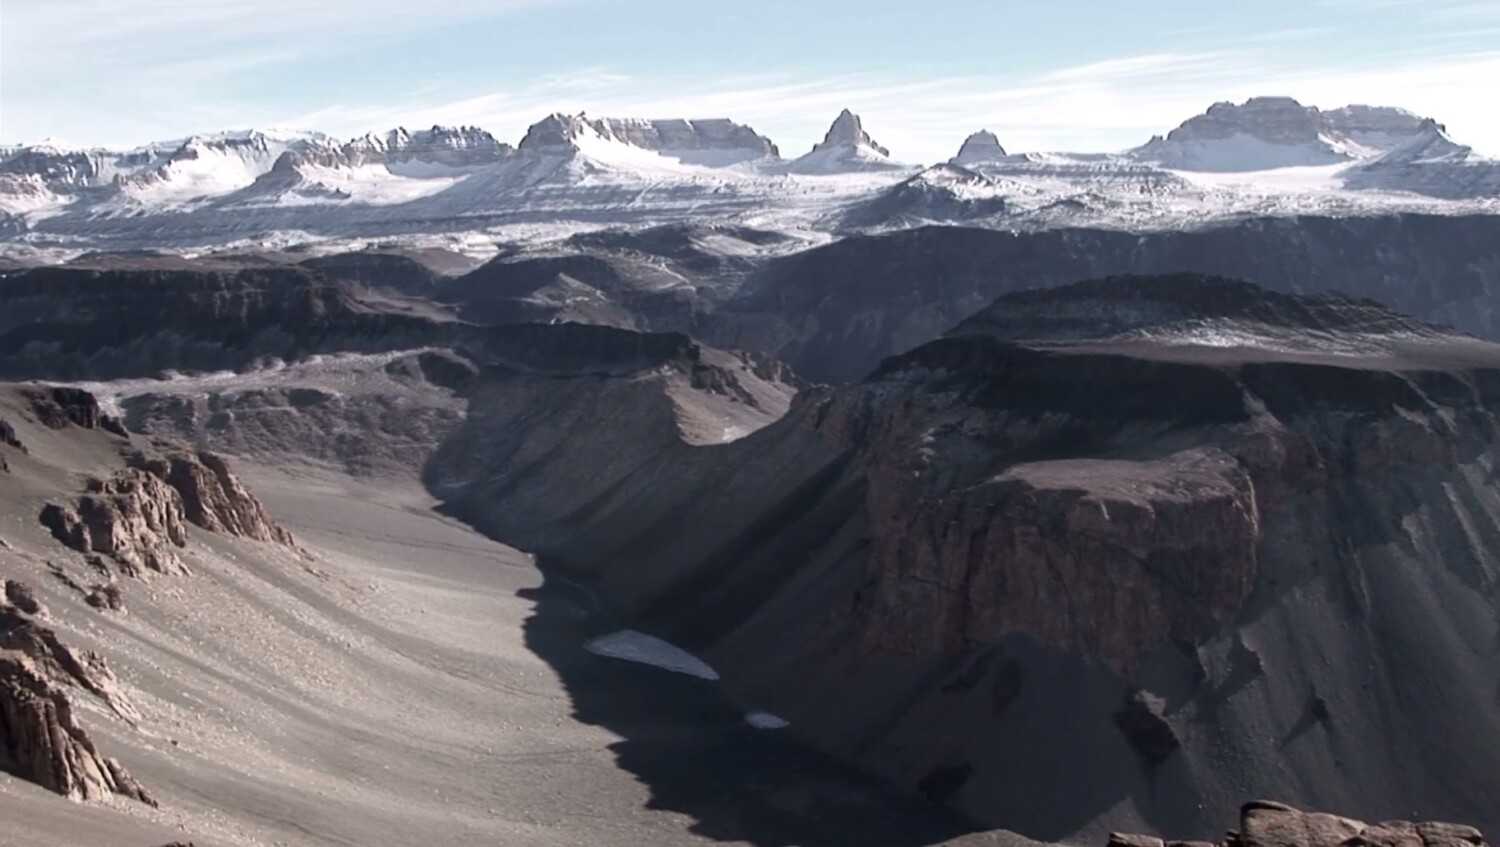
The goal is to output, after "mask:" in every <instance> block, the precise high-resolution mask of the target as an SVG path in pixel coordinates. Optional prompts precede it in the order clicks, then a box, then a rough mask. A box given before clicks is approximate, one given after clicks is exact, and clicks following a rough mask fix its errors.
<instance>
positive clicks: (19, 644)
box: [0, 606, 140, 721]
mask: <svg viewBox="0 0 1500 847" xmlns="http://www.w3.org/2000/svg"><path fill="white" fill-rule="evenodd" d="M0 650H13V651H16V652H18V653H22V654H24V655H25V656H26V657H27V658H29V659H31V660H32V661H33V662H35V663H36V665H37V668H38V669H39V670H40V671H41V672H42V673H44V674H45V675H46V676H47V678H48V679H50V680H52V681H54V682H60V683H64V684H69V685H76V686H78V687H80V688H82V689H83V690H85V691H87V692H89V693H90V694H93V695H94V696H95V697H98V698H99V699H100V700H102V701H104V702H105V703H106V704H107V705H109V707H110V708H111V709H113V710H114V711H115V713H116V714H118V715H119V716H120V717H122V718H125V719H126V720H130V721H134V720H138V719H139V717H140V714H139V712H137V711H136V709H135V706H134V705H133V704H132V703H131V702H130V700H129V698H128V697H127V696H126V695H125V692H124V690H123V689H122V688H121V686H120V681H119V679H117V678H116V677H115V675H114V672H113V671H111V670H110V668H109V664H108V663H107V662H105V660H104V657H103V656H101V655H99V654H98V653H95V652H92V651H79V650H76V649H74V648H73V647H72V646H70V645H68V644H65V643H63V641H62V639H60V638H59V637H58V635H57V632H56V631H55V630H52V629H51V628H48V627H44V626H42V625H40V624H38V623H37V622H36V621H34V620H31V619H30V618H28V617H27V616H26V615H24V614H21V613H20V612H19V610H17V609H15V608H14V607H8V606H0Z"/></svg>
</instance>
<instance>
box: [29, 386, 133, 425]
mask: <svg viewBox="0 0 1500 847" xmlns="http://www.w3.org/2000/svg"><path fill="white" fill-rule="evenodd" d="M25 396H26V399H27V400H29V401H30V402H31V412H32V414H33V415H34V416H35V417H36V420H37V422H38V423H40V424H41V425H42V426H45V427H47V428H48V429H64V428H66V427H68V426H69V425H72V426H77V427H82V428H83V429H103V430H106V431H109V432H113V433H115V434H117V435H124V434H125V429H124V427H122V426H121V425H120V422H119V421H117V420H115V419H114V418H111V417H110V416H109V415H106V414H104V412H103V410H101V409H100V408H99V401H98V399H97V398H95V397H94V395H92V394H90V393H89V392H87V391H84V390H83V389H81V388H63V387H51V388H35V389H30V390H28V391H27V392H26V395H25Z"/></svg>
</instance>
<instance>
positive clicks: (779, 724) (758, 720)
mask: <svg viewBox="0 0 1500 847" xmlns="http://www.w3.org/2000/svg"><path fill="white" fill-rule="evenodd" d="M745 723H747V724H750V725H751V726H753V727H755V728H756V729H764V730H778V729H786V728H787V727H789V726H791V724H789V723H787V722H786V721H785V720H783V719H781V718H779V717H777V716H775V715H773V714H771V713H770V712H751V713H750V714H748V715H745Z"/></svg>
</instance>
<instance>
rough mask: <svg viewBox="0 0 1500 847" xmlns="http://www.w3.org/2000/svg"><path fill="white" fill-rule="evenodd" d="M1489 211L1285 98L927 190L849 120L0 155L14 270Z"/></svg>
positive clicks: (972, 171) (1382, 119)
mask: <svg viewBox="0 0 1500 847" xmlns="http://www.w3.org/2000/svg"><path fill="white" fill-rule="evenodd" d="M1291 168H1301V169H1303V170H1288V169H1291ZM1497 209H1500V163H1497V162H1496V161H1495V160H1491V159H1487V158H1485V157H1482V156H1479V155H1477V154H1475V153H1474V152H1473V151H1472V150H1470V149H1469V148H1467V147H1464V146H1463V145H1461V144H1458V143H1457V142H1455V141H1453V140H1452V139H1450V138H1449V137H1448V135H1447V134H1446V131H1445V130H1444V128H1443V127H1442V125H1441V124H1439V123H1437V122H1436V121H1435V120H1432V119H1429V118H1424V117H1420V116H1418V115H1415V114H1413V113H1411V112H1407V111H1404V110H1402V109H1395V108H1388V107H1375V106H1346V107H1343V108H1340V109H1332V110H1320V109H1318V108H1315V107H1310V106H1304V105H1302V104H1300V103H1298V102H1297V101H1295V100H1292V99H1290V98H1286V97H1257V98H1252V99H1250V100H1248V101H1246V102H1244V103H1241V104H1238V105H1236V104H1232V103H1216V104H1214V105H1212V106H1210V107H1209V108H1208V109H1207V111H1205V112H1204V113H1203V114H1201V115H1198V116H1196V117H1194V118H1191V119H1189V120H1187V121H1185V122H1184V123H1183V124H1182V125H1181V126H1179V127H1178V128H1177V129H1175V130H1173V131H1172V132H1170V133H1168V134H1167V135H1166V136H1158V137H1156V138H1153V139H1152V140H1151V141H1149V142H1147V143H1146V144H1144V145H1142V146H1141V147H1138V148H1135V149H1133V150H1130V151H1126V152H1124V153H1120V154H1097V153H1094V154H1076V153H1047V152H1026V153H1014V152H1011V151H1009V150H1007V149H1006V147H1005V146H1003V145H1002V144H1001V142H1000V138H999V136H997V135H996V134H995V133H993V132H990V131H988V130H985V131H980V132H977V133H974V134H973V135H971V136H969V137H968V138H967V139H966V140H965V141H964V142H963V145H962V147H961V148H960V149H959V151H958V154H957V155H956V156H955V157H954V158H953V159H951V160H950V161H949V162H947V163H946V164H943V165H940V166H938V167H934V168H930V169H928V170H926V171H923V170H922V169H921V168H919V167H915V166H908V165H903V164H900V163H898V162H896V161H894V160H893V159H892V158H891V155H890V151H889V150H888V149H887V148H886V147H885V146H883V145H882V144H880V143H879V142H878V141H876V140H875V138H874V137H873V136H872V135H871V134H870V132H869V131H867V130H866V128H865V126H864V123H863V121H862V120H861V119H860V117H859V116H858V115H856V114H855V113H853V112H851V111H849V110H844V111H843V112H841V113H840V114H839V116H838V117H837V119H835V120H834V121H833V123H832V125H831V126H830V128H829V130H828V132H827V133H826V135H825V136H824V138H823V140H822V141H821V142H819V143H818V144H817V145H815V146H814V147H813V149H812V150H811V151H810V152H808V153H807V154H805V155H803V156H800V157H797V158H794V159H790V160H787V159H783V158H782V154H781V150H780V148H778V146H777V145H776V144H775V143H774V142H773V141H772V140H771V139H770V138H768V137H766V136H764V135H762V134H760V133H758V132H756V131H755V130H754V129H753V128H752V127H750V126H747V125H745V124H741V123H736V122H734V121H731V120H727V119H710V120H683V119H658V120H644V119H636V118H596V117H592V116H589V115H586V114H576V115H569V114H554V115H549V116H547V117H545V118H543V119H542V120H540V121H538V122H537V123H535V124H533V125H532V126H531V127H530V128H529V129H528V131H527V132H526V133H525V135H524V137H523V138H522V139H521V140H520V141H519V143H518V144H516V145H514V146H513V145H511V144H509V143H506V142H503V141H501V140H499V139H497V138H496V137H495V136H494V135H492V134H491V133H489V132H486V131H485V130H483V129H481V128H478V127H471V126H465V127H443V126H434V127H431V128H430V129H423V130H408V129H404V128H398V129H393V130H390V131H387V132H383V133H371V134H369V135H365V136H362V137H359V138H355V139H351V140H348V141H337V140H334V139H332V138H330V137H328V136H325V135H320V134H317V133H303V132H280V131H255V130H250V131H241V132H230V133H218V134H209V135H199V136H194V137H191V138H188V139H178V140H173V141H167V142H161V143H155V144H148V145H145V146H142V147H139V148H134V149H131V150H123V151H114V150H104V149H87V148H79V147H70V146H67V145H62V144H56V143H50V144H38V145H30V146H17V147H0V252H3V253H4V254H7V255H12V256H18V257H46V256H63V257H66V256H72V255H78V254H80V253H83V252H87V251H90V250H97V249H107V250H142V249H145V250H156V249H167V250H180V249H191V250H201V249H203V248H204V247H213V246H215V245H221V244H225V243H229V242H241V241H250V242H257V241H258V242H262V243H267V244H275V245H278V246H280V245H285V244H298V243H306V242H312V241H321V240H325V239H341V240H348V241H351V242H352V241H357V240H359V239H366V238H381V239H388V238H395V239H399V240H400V241H401V244H402V245H404V246H407V247H423V246H445V243H446V242H450V241H451V240H454V239H456V240H458V241H461V242H463V243H465V244H469V245H473V249H476V250H478V251H479V252H478V253H477V254H476V256H475V257H476V258H477V259H481V260H482V259H487V258H489V255H484V254H486V253H487V252H488V249H489V248H488V244H489V242H490V241H491V240H492V239H491V238H490V236H489V235H488V234H487V233H489V232H490V231H491V230H494V229H495V228H496V227H519V228H520V232H522V233H523V234H522V235H521V236H520V237H522V238H524V239H526V240H534V239H536V238H539V237H565V236H566V235H568V234H571V233H572V232H577V231H580V230H592V229H597V228H600V227H611V226H631V227H653V226H663V225H668V226H669V225H676V224H691V225H722V226H739V227H752V228H758V229H770V230H776V231H780V232H805V233H807V234H808V235H809V236H810V237H812V238H814V239H818V238H823V237H825V236H826V235H830V234H832V235H837V234H840V233H843V232H846V231H852V230H860V231H867V230H872V229H874V230H884V229H901V228H909V227H914V226H921V225H923V224H927V223H934V222H939V223H962V224H967V225H971V226H981V227H998V228H1006V229H1016V230H1045V229H1054V228H1058V227H1105V228H1114V229H1124V230H1130V231H1135V232H1155V231H1170V230H1176V229H1193V228H1199V227H1203V226H1208V225H1212V224H1216V223H1224V222H1232V221H1236V220H1241V219H1244V218H1246V217H1255V216H1265V215H1270V216H1295V215H1316V216H1334V217H1349V216H1369V215H1378V214H1389V213H1394V212H1421V213H1432V212H1440V213H1444V214H1471V213H1493V212H1494V211H1496V210H1497ZM358 246H359V245H358V244H356V243H346V244H344V245H342V246H341V247H340V248H339V249H351V248H354V249H357V248H358ZM464 249H469V248H464ZM28 260H29V259H28Z"/></svg>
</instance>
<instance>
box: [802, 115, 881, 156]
mask: <svg viewBox="0 0 1500 847" xmlns="http://www.w3.org/2000/svg"><path fill="white" fill-rule="evenodd" d="M832 147H866V148H869V149H870V150H873V151H875V152H876V153H879V154H880V155H881V156H889V155H891V151H889V150H887V149H886V148H884V147H882V146H881V145H880V144H879V143H877V142H876V141H875V139H874V138H872V137H870V134H869V133H868V132H866V131H865V124H864V120H863V119H862V118H860V116H859V115H856V114H855V113H854V112H852V111H850V110H848V109H845V110H843V111H842V112H840V113H839V116H838V117H837V118H835V119H834V121H833V125H832V126H830V127H829V128H828V134H827V135H825V136H823V141H822V143H821V144H818V145H817V146H815V147H813V151H814V152H816V151H819V150H827V149H829V148H832Z"/></svg>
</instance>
